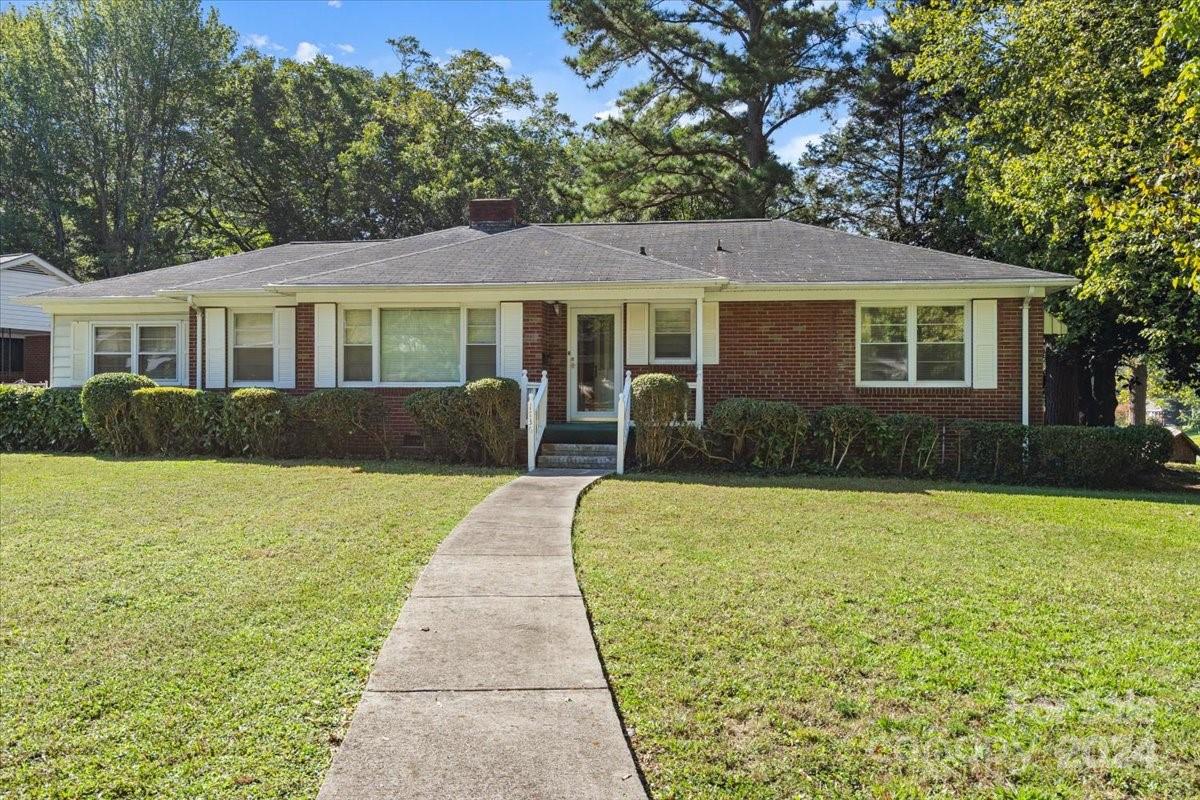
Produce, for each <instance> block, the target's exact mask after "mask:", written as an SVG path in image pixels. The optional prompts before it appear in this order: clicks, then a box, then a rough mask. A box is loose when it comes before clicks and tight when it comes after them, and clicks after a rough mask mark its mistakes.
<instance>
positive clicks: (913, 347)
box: [854, 298, 972, 389]
mask: <svg viewBox="0 0 1200 800" xmlns="http://www.w3.org/2000/svg"><path fill="white" fill-rule="evenodd" d="M917 306H959V307H960V308H962V309H963V379H962V380H961V381H928V380H926V381H921V380H917ZM863 308H906V309H908V311H907V315H906V322H907V331H906V338H907V340H908V341H907V344H908V379H907V380H903V381H864V380H863V379H862V310H863ZM971 353H972V346H971V301H970V300H937V299H933V298H931V299H928V300H913V301H907V302H902V303H901V302H888V301H885V300H880V301H868V300H859V301H856V302H855V304H854V385H855V386H857V387H862V388H865V389H896V388H906V387H909V388H916V389H962V388H968V387H970V386H971Z"/></svg>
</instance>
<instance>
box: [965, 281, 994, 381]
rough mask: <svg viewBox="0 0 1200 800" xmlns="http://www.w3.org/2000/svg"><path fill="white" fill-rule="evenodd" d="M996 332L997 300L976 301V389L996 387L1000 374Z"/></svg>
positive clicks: (973, 342)
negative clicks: (997, 363)
mask: <svg viewBox="0 0 1200 800" xmlns="http://www.w3.org/2000/svg"><path fill="white" fill-rule="evenodd" d="M996 333H997V318H996V301H995V300H976V301H974V302H973V303H972V306H971V352H972V357H971V377H972V383H973V385H974V386H975V388H976V389H995V388H996V385H997V377H998V374H999V370H998V369H997V365H996V351H997V347H996Z"/></svg>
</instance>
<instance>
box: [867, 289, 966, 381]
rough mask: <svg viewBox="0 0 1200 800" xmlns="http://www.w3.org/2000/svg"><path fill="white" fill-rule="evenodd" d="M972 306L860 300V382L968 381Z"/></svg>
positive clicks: (953, 303)
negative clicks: (969, 308) (968, 344)
mask: <svg viewBox="0 0 1200 800" xmlns="http://www.w3.org/2000/svg"><path fill="white" fill-rule="evenodd" d="M968 321H969V320H968V317H967V304H966V303H965V302H952V303H905V304H879V305H869V304H861V305H860V306H859V308H858V342H857V346H858V382H859V383H860V384H863V385H867V386H872V385H877V386H905V385H934V386H936V385H941V386H961V385H965V383H966V381H967V369H968V367H967V352H968V348H967V330H968Z"/></svg>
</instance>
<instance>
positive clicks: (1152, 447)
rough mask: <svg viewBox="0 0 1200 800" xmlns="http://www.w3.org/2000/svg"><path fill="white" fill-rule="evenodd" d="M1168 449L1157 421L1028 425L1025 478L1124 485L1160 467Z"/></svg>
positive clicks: (1065, 483)
mask: <svg viewBox="0 0 1200 800" xmlns="http://www.w3.org/2000/svg"><path fill="white" fill-rule="evenodd" d="M1170 452H1171V434H1170V432H1169V431H1167V429H1166V428H1162V427H1159V426H1157V425H1134V426H1130V427H1128V428H1083V427H1076V426H1068V425H1047V426H1045V427H1040V428H1030V429H1029V470H1028V478H1029V481H1030V482H1031V483H1040V484H1051V485H1056V486H1088V487H1097V488H1102V487H1115V486H1128V485H1130V484H1133V483H1136V482H1137V480H1138V479H1139V478H1142V477H1145V476H1146V475H1147V474H1149V473H1151V472H1153V471H1154V470H1156V469H1157V468H1159V467H1161V466H1162V465H1163V464H1164V463H1165V462H1166V460H1167V457H1168V456H1169V455H1170Z"/></svg>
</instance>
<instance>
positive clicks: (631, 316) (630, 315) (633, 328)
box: [625, 303, 650, 364]
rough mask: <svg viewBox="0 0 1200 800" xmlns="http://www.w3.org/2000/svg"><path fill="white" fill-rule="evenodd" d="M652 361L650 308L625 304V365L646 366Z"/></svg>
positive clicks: (645, 305)
mask: <svg viewBox="0 0 1200 800" xmlns="http://www.w3.org/2000/svg"><path fill="white" fill-rule="evenodd" d="M649 360H650V306H649V304H648V303H626V304H625V363H626V364H645V363H646V362H648V361H649Z"/></svg>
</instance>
